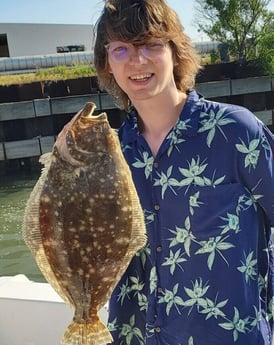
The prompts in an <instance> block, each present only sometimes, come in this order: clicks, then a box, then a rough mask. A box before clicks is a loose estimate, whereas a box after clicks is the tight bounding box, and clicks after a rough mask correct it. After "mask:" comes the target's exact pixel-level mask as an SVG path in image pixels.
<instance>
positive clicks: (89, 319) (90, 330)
mask: <svg viewBox="0 0 274 345" xmlns="http://www.w3.org/2000/svg"><path fill="white" fill-rule="evenodd" d="M94 109H95V105H94V104H93V103H87V104H86V105H85V107H84V108H83V109H82V110H81V111H79V112H78V113H77V114H76V115H75V116H74V117H73V119H72V120H71V121H70V122H69V123H68V124H67V125H66V126H65V127H64V128H63V130H62V131H61V132H60V134H59V136H58V138H57V140H56V143H55V145H54V147H53V151H52V152H51V153H48V154H45V155H43V156H41V162H42V163H43V164H44V168H43V170H42V173H41V176H40V178H39V180H38V181H37V183H36V185H35V187H34V189H33V191H32V192H31V195H30V198H29V200H28V202H27V206H26V210H25V217H24V224H23V237H24V240H25V242H26V244H27V245H28V247H29V248H30V250H31V252H32V254H33V255H34V258H35V260H36V262H37V265H38V267H39V268H40V270H41V272H42V273H43V275H44V277H45V279H46V280H47V281H48V282H49V283H50V284H51V285H52V287H53V288H54V289H55V290H56V291H57V293H58V294H59V295H60V296H61V297H62V298H63V299H64V301H65V302H67V303H69V304H70V305H71V306H72V307H73V308H74V317H73V320H72V322H71V324H70V325H69V326H68V328H67V329H66V331H65V333H64V335H63V338H62V340H61V342H62V344H65V345H76V344H77V345H100V344H106V343H109V342H112V337H111V335H110V333H109V331H108V329H107V328H106V326H105V325H104V324H103V323H102V322H101V320H100V318H99V316H98V314H97V312H98V310H99V309H100V308H102V307H103V306H104V305H105V304H106V303H107V301H108V299H109V297H110V295H111V293H112V291H113V289H114V287H115V285H116V284H117V283H118V281H119V280H120V278H121V276H122V274H123V273H124V271H125V270H126V268H127V266H128V264H129V263H130V261H131V259H132V257H133V256H134V255H135V254H136V252H137V251H138V250H139V249H141V248H142V247H143V246H144V245H145V243H146V235H145V232H146V230H145V223H144V217H143V211H142V208H141V205H140V202H139V198H138V195H137V192H136V189H135V186H134V183H133V181H132V177H131V173H130V170H129V167H128V165H127V163H126V161H125V159H124V157H123V154H122V151H121V148H120V143H119V140H118V136H117V133H116V132H115V130H114V129H112V128H111V127H110V125H109V123H108V120H107V115H106V113H102V114H99V115H97V116H95V115H93V112H94Z"/></svg>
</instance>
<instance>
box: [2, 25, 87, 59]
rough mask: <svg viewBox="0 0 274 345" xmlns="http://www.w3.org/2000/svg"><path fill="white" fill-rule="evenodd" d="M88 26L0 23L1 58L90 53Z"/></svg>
mask: <svg viewBox="0 0 274 345" xmlns="http://www.w3.org/2000/svg"><path fill="white" fill-rule="evenodd" d="M92 47H93V26H92V25H88V24H26V23H5V24H3V23H0V58H1V57H18V56H32V55H44V54H56V53H59V52H71V51H91V50H92Z"/></svg>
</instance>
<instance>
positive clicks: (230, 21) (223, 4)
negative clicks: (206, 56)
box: [196, 0, 273, 62]
mask: <svg viewBox="0 0 274 345" xmlns="http://www.w3.org/2000/svg"><path fill="white" fill-rule="evenodd" d="M270 1H271V0H196V4H197V6H196V11H197V14H198V23H199V24H198V30H199V31H202V32H204V33H206V34H207V35H208V36H209V38H210V39H212V40H217V41H220V42H222V43H226V44H227V45H228V48H229V52H230V54H231V55H233V56H235V57H236V59H237V60H239V61H241V62H242V61H246V60H248V59H250V58H254V56H255V55H256V52H257V51H256V48H258V46H259V43H260V44H262V43H263V40H264V39H263V37H264V35H265V33H268V35H269V30H268V28H269V25H270V23H271V22H272V23H273V21H272V19H273V13H271V12H269V11H268V5H269V3H270ZM271 18H272V19H271Z"/></svg>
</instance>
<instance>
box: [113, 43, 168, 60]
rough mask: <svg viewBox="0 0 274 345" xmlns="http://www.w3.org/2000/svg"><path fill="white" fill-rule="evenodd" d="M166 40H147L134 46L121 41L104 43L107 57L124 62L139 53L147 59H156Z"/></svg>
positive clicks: (161, 51)
mask: <svg viewBox="0 0 274 345" xmlns="http://www.w3.org/2000/svg"><path fill="white" fill-rule="evenodd" d="M165 47H166V42H164V41H162V40H153V41H149V42H147V43H146V44H144V45H140V46H135V45H132V44H127V43H123V42H118V41H115V42H110V43H109V44H107V45H106V49H107V52H108V55H109V57H110V58H111V60H112V61H114V62H118V63H119V62H125V61H128V60H129V58H130V57H131V56H133V55H134V54H138V53H139V54H140V52H141V54H142V55H143V56H144V57H145V58H147V59H151V60H153V59H156V58H158V57H159V56H160V55H161V54H162V53H163V51H164V49H165Z"/></svg>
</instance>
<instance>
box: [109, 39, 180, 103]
mask: <svg viewBox="0 0 274 345" xmlns="http://www.w3.org/2000/svg"><path fill="white" fill-rule="evenodd" d="M106 49H107V52H108V63H109V68H110V73H112V74H113V76H114V78H115V80H116V82H117V84H118V85H119V86H120V88H121V89H122V90H123V91H124V92H125V93H126V94H127V95H128V97H129V98H130V100H131V102H132V103H133V104H134V102H135V101H138V100H146V99H149V98H152V97H155V96H157V95H163V94H164V93H165V92H168V90H170V89H171V88H172V89H174V88H175V89H176V86H175V82H174V76H173V65H174V63H173V58H172V51H171V48H170V46H169V44H168V43H167V42H165V41H163V40H161V39H153V40H150V41H148V42H147V43H146V44H145V45H141V46H135V45H132V44H130V43H125V42H120V41H112V42H110V43H109V44H108V45H107V46H106Z"/></svg>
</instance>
